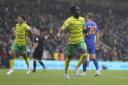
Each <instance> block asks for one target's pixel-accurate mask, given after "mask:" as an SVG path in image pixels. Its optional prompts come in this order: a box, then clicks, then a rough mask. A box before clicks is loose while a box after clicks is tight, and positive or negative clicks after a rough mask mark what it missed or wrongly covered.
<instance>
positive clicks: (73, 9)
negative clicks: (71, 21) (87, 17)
mask: <svg viewBox="0 0 128 85" xmlns="http://www.w3.org/2000/svg"><path fill="white" fill-rule="evenodd" d="M70 10H71V13H72V14H73V15H74V17H76V18H78V17H79V16H80V7H79V6H75V5H73V6H71V8H70Z"/></svg>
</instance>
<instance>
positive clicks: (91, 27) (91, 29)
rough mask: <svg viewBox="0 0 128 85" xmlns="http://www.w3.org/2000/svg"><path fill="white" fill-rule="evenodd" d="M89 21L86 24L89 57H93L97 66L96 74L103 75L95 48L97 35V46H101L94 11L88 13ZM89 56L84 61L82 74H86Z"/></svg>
mask: <svg viewBox="0 0 128 85" xmlns="http://www.w3.org/2000/svg"><path fill="white" fill-rule="evenodd" d="M86 18H87V21H86V22H85V25H86V32H85V42H86V45H87V51H88V54H89V58H91V59H92V61H93V63H94V65H95V68H96V73H95V75H96V76H99V75H101V72H100V70H99V66H98V61H97V59H96V50H95V49H96V48H95V36H96V46H97V47H99V29H98V26H97V24H96V22H94V21H93V14H92V13H88V14H87V17H86ZM88 60H89V59H88V58H87V59H85V61H84V63H83V72H82V73H81V75H86V74H87V72H86V68H87V66H88Z"/></svg>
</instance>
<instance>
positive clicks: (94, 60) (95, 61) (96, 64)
mask: <svg viewBox="0 0 128 85" xmlns="http://www.w3.org/2000/svg"><path fill="white" fill-rule="evenodd" d="M93 63H94V65H95V68H96V70H98V69H99V66H98V61H97V59H93Z"/></svg>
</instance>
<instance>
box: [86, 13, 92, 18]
mask: <svg viewBox="0 0 128 85" xmlns="http://www.w3.org/2000/svg"><path fill="white" fill-rule="evenodd" d="M86 18H87V19H93V18H94V15H93V13H88V14H87V16H86Z"/></svg>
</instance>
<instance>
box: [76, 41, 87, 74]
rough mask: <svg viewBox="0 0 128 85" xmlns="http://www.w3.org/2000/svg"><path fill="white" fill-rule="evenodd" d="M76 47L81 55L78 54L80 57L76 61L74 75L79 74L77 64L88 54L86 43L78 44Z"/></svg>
mask: <svg viewBox="0 0 128 85" xmlns="http://www.w3.org/2000/svg"><path fill="white" fill-rule="evenodd" d="M77 48H78V49H79V50H80V52H81V56H80V59H79V61H78V64H77V65H76V68H75V71H76V76H78V75H79V66H80V65H81V64H82V63H83V61H84V60H85V58H86V57H87V56H88V54H87V47H86V44H85V43H84V42H82V43H80V44H78V46H77Z"/></svg>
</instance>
